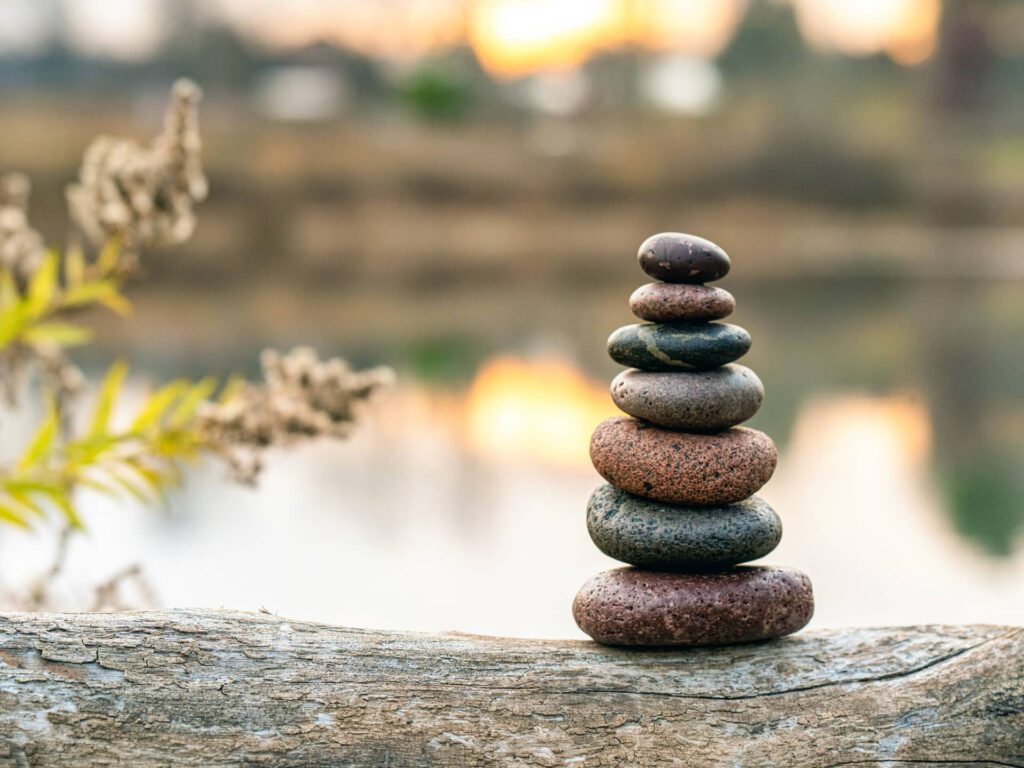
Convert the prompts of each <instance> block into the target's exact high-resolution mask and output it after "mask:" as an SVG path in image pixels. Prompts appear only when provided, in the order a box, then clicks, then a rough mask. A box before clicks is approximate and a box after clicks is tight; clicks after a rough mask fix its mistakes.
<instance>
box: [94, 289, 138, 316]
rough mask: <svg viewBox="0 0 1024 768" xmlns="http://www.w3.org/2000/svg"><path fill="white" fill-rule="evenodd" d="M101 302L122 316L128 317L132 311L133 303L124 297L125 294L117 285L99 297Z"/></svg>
mask: <svg viewBox="0 0 1024 768" xmlns="http://www.w3.org/2000/svg"><path fill="white" fill-rule="evenodd" d="M99 302H100V304H102V305H103V306H105V307H106V308H107V309H109V310H112V311H113V312H116V313H117V314H119V315H121V317H127V316H128V315H130V314H131V313H132V303H131V302H130V301H128V299H126V298H125V297H124V294H122V293H121V291H120V290H118V289H117V288H116V286H115V288H114V289H113V290H111V291H109V292H107V293H104V294H102V295H101V296H100V297H99Z"/></svg>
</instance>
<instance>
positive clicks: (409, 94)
mask: <svg viewBox="0 0 1024 768" xmlns="http://www.w3.org/2000/svg"><path fill="white" fill-rule="evenodd" d="M399 95H400V98H401V100H402V102H403V103H405V104H406V105H407V106H408V107H409V108H410V109H411V110H412V112H413V113H414V114H415V115H417V116H418V117H421V118H424V119H426V120H430V121H434V122H451V121H454V120H460V119H462V118H463V117H465V116H466V113H467V111H468V109H469V106H470V92H469V88H468V87H467V86H466V84H465V82H463V80H462V79H461V78H460V77H459V76H458V75H456V74H453V73H451V72H449V71H446V70H444V69H441V68H439V67H434V66H429V65H428V66H426V67H423V68H420V69H417V70H416V71H415V72H413V73H412V74H411V75H410V76H409V77H408V78H406V80H405V81H404V82H403V83H402V84H401V86H400V87H399Z"/></svg>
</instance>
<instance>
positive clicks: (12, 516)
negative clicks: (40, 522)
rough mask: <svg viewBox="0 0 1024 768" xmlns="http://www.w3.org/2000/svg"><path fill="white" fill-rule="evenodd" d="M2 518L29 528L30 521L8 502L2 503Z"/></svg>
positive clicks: (0, 509)
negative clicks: (7, 503)
mask: <svg viewBox="0 0 1024 768" xmlns="http://www.w3.org/2000/svg"><path fill="white" fill-rule="evenodd" d="M0 520H6V521H7V522H8V523H12V524H14V525H16V526H18V527H19V528H28V527H29V525H28V521H27V520H26V519H25V518H24V517H23V516H22V515H21V514H19V513H18V512H17V511H16V510H14V509H13V508H11V507H10V506H8V505H6V504H0Z"/></svg>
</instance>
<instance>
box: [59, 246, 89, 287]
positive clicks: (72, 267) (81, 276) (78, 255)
mask: <svg viewBox="0 0 1024 768" xmlns="http://www.w3.org/2000/svg"><path fill="white" fill-rule="evenodd" d="M64 282H65V283H66V284H67V287H68V289H69V290H73V289H75V288H77V287H78V286H80V285H82V283H84V282H85V252H84V251H82V249H81V247H80V246H78V245H72V246H70V247H69V248H68V250H67V253H66V254H65V256H64Z"/></svg>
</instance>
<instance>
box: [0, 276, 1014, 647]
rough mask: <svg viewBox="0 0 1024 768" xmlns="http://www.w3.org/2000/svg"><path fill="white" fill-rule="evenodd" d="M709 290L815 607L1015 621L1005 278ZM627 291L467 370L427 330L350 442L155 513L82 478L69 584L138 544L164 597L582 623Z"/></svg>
mask: <svg viewBox="0 0 1024 768" xmlns="http://www.w3.org/2000/svg"><path fill="white" fill-rule="evenodd" d="M628 287H629V286H625V288H628ZM729 287H730V289H731V290H733V292H734V293H735V294H736V295H737V298H738V299H739V301H740V310H739V311H738V312H737V316H736V322H738V323H740V324H742V325H744V326H746V327H748V328H749V329H751V330H752V332H753V336H754V342H755V343H754V348H753V350H752V351H751V353H750V355H749V356H748V358H747V359H746V360H745V362H747V363H748V364H749V365H750V366H751V367H753V368H754V369H755V370H757V372H758V373H759V375H760V376H761V378H762V379H763V380H764V382H765V384H766V387H767V391H768V397H767V400H766V403H765V406H764V408H763V409H762V412H761V413H760V414H758V416H757V417H756V419H755V420H754V421H753V422H752V425H753V426H756V427H759V428H761V429H764V430H766V431H768V432H769V433H770V434H772V435H773V436H774V437H775V438H776V439H777V441H778V442H779V445H780V464H779V470H778V472H777V474H776V476H775V477H774V478H773V479H772V481H771V482H770V483H769V484H768V485H767V486H766V487H765V489H764V491H763V495H764V496H765V497H766V498H767V499H768V500H769V501H770V502H771V503H772V504H773V505H774V506H775V507H776V508H777V509H778V511H779V513H780V514H781V516H782V518H783V521H784V525H785V534H784V536H783V540H782V544H781V545H780V547H779V549H778V550H776V552H774V553H772V554H771V555H770V556H769V557H768V558H766V560H767V561H771V562H778V563H786V564H791V565H794V566H797V567H800V568H802V569H804V570H806V571H807V572H808V573H809V574H810V575H811V577H812V579H813V581H814V583H815V588H816V592H817V596H818V605H819V607H818V612H817V615H816V618H815V620H814V623H815V625H817V626H828V625H841V624H886V623H889V624H892V623H911V622H960V621H991V622H1012V623H1021V622H1024V548H1022V547H1021V531H1022V527H1024V488H1022V478H1024V445H1022V442H1024V441H1022V435H1024V364H1022V357H1024V345H1022V343H1021V341H1020V339H1021V338H1024V286H1022V285H1021V284H1019V283H1018V284H1011V285H1008V286H991V285H989V286H974V287H968V288H965V287H963V286H952V285H945V284H925V283H920V284H901V283H898V282H888V283H877V282H872V281H865V282H863V283H859V284H858V283H853V284H848V283H844V284H843V285H842V286H841V287H840V286H838V285H836V284H830V283H820V284H818V283H814V284H807V283H804V284H799V285H797V284H788V283H787V284H773V285H757V284H754V285H745V284H738V285H731V286H729ZM624 296H628V290H621V289H617V290H616V291H608V292H607V294H606V293H605V292H603V291H595V292H594V293H593V294H592V295H588V296H581V297H572V299H571V300H565V301H563V302H562V304H564V305H565V306H566V307H567V308H568V309H567V310H566V311H569V309H571V308H576V311H578V312H584V313H589V315H588V316H586V317H584V318H582V319H580V318H578V319H577V321H576V323H575V324H574V323H573V322H571V321H569V320H568V319H565V321H564V322H552V321H551V318H550V317H545V318H544V319H543V320H542V321H540V322H538V325H537V327H536V328H534V329H533V331H534V333H533V334H530V333H524V332H523V329H522V328H520V329H519V331H518V333H517V334H512V333H499V335H500V336H502V337H504V336H508V337H509V338H512V337H518V338H526V339H527V340H528V341H529V343H524V344H522V345H519V347H518V349H515V348H512V347H511V346H508V345H506V346H505V347H504V348H503V347H502V346H501V345H494V344H492V345H488V343H487V342H486V341H480V340H479V339H477V340H475V342H474V343H473V344H469V345H468V348H474V344H475V348H478V349H480V350H482V352H481V355H480V357H479V358H478V359H476V360H474V361H472V364H470V365H469V366H468V369H469V370H470V371H471V373H470V375H469V378H468V379H463V378H461V377H459V376H455V377H452V376H448V375H446V376H443V377H440V378H438V379H431V378H430V374H431V371H436V370H439V369H442V370H443V369H445V368H446V365H445V361H444V357H445V349H447V348H448V347H449V345H448V344H436V345H433V346H431V341H430V338H429V334H428V333H427V331H429V329H427V330H426V331H425V334H426V335H425V337H424V339H423V346H424V348H426V347H430V348H431V349H433V352H432V354H431V355H430V356H429V365H428V366H426V367H425V368H417V369H413V370H407V371H406V373H405V375H404V377H403V382H404V384H403V385H402V386H401V387H400V388H399V389H397V390H395V391H394V392H393V393H391V394H389V395H388V396H387V397H386V398H385V399H384V400H382V401H381V402H380V404H379V406H378V407H377V408H376V409H375V410H374V412H373V413H372V414H371V415H370V418H369V420H368V422H367V424H366V426H365V428H364V429H362V430H360V431H359V433H358V434H357V436H356V437H355V438H354V439H353V440H352V441H351V442H349V443H346V444H342V445H321V446H316V447H313V448H310V449H304V450H301V451H299V452H297V453H294V454H290V455H281V456H277V457H273V458H272V460H271V461H270V462H269V464H270V467H271V469H270V471H269V472H268V474H267V475H266V477H265V478H264V481H263V484H262V488H261V489H260V491H259V492H257V493H253V492H250V491H246V490H242V489H238V488H234V487H230V486H228V485H226V484H224V483H223V482H222V481H221V478H220V472H219V470H218V468H216V467H213V466H211V467H203V468H201V469H199V470H197V471H196V472H194V473H193V474H192V477H190V479H189V482H188V483H187V485H186V486H185V487H184V488H183V489H182V490H181V491H179V492H176V493H174V494H173V495H172V496H171V498H170V499H169V502H168V504H167V507H166V509H165V510H164V511H163V512H162V513H157V514H154V513H152V512H143V511H138V510H134V509H131V508H130V507H129V505H126V504H112V503H110V502H109V501H107V500H104V499H100V498H95V497H93V498H90V499H88V506H89V512H88V522H89V525H90V533H89V535H88V537H87V538H82V539H80V540H78V541H76V542H75V544H74V545H73V550H72V553H71V559H70V562H69V568H68V573H67V576H66V578H64V579H63V580H62V581H61V589H62V590H63V594H64V596H65V598H66V600H67V602H68V604H69V605H81V604H83V603H85V602H86V601H87V598H86V595H87V592H88V588H89V585H91V584H93V583H95V582H97V581H99V580H101V579H102V578H105V577H106V576H108V575H109V574H110V573H111V572H112V571H113V570H115V569H116V568H117V567H118V566H119V565H121V564H126V563H130V562H135V561H142V562H143V563H144V564H145V567H146V570H147V573H148V575H149V577H150V579H151V581H152V582H153V585H154V587H155V590H156V593H157V595H158V596H159V600H160V602H161V604H164V605H206V606H222V605H223V606H229V607H236V608H244V609H256V608H259V607H261V606H264V607H266V608H269V609H271V610H275V611H278V612H280V613H282V614H284V615H288V616H292V617H297V618H310V619H320V620H325V621H332V622H338V623H345V624H352V625H362V626H380V627H401V628H407V629H428V630H431V629H458V630H463V631H474V632H487V633H498V634H512V635H524V636H578V634H579V633H578V631H577V630H576V629H575V627H574V626H573V624H572V620H571V617H570V615H569V605H570V602H571V600H572V596H573V594H574V593H575V590H576V589H577V588H578V587H579V585H580V584H581V583H582V582H583V581H584V580H585V579H586V578H588V577H589V576H590V575H592V574H593V573H595V572H596V571H598V570H601V569H603V568H607V567H612V566H613V565H614V563H613V562H612V561H610V560H609V559H607V558H606V557H604V556H603V555H601V553H599V552H598V551H597V550H596V549H595V548H594V547H593V546H592V545H591V543H590V541H589V539H588V537H587V534H586V530H585V526H584V509H585V505H586V501H587V497H588V495H589V493H590V492H591V490H593V488H594V487H596V486H597V484H598V483H599V482H600V479H599V478H598V476H597V475H596V473H595V472H594V471H593V470H592V469H591V468H590V467H589V464H588V462H587V458H586V448H587V443H588V439H589V434H590V431H591V430H592V429H593V426H594V425H595V424H596V423H597V422H598V421H599V420H600V419H602V418H604V417H605V416H606V415H609V414H611V413H613V412H614V410H613V407H612V406H611V403H610V400H609V399H608V396H607V382H608V381H609V380H610V378H611V376H612V375H613V374H614V372H615V370H616V367H615V366H614V364H612V363H610V362H609V361H606V360H604V359H603V349H602V348H603V339H604V336H605V335H606V332H607V331H609V330H611V329H612V328H614V327H615V326H616V325H617V324H621V323H624V322H628V320H629V318H628V312H627V311H626V309H625V302H624V299H623V298H622V297H624ZM475 300H479V297H475ZM496 300H497V299H496ZM455 303H456V304H457V299H456V300H455ZM545 306H551V305H550V304H547V303H545ZM552 328H562V329H569V330H568V331H566V330H563V332H562V334H561V335H557V334H556V335H554V336H552V331H551V329H552ZM492 330H493V329H492ZM499 330H500V329H499ZM303 333H304V331H303V329H301V328H299V329H297V330H295V334H296V335H297V336H298V337H300V338H301V336H302V334H303ZM467 333H470V334H471V329H468V330H467ZM309 335H312V334H309ZM320 335H321V337H322V333H321V334H320ZM332 344H334V346H333V347H332V351H333V350H335V349H340V350H344V349H345V348H346V347H348V346H350V345H351V344H352V340H351V339H350V338H347V337H346V336H345V334H344V333H342V332H341V331H339V334H338V338H336V339H334V340H332ZM466 348H467V347H466V346H460V347H458V348H454V349H452V354H453V355H456V356H463V355H465V354H466ZM531 349H532V350H538V349H539V350H541V351H539V352H537V351H529V350H531ZM151 354H155V353H152V351H151ZM379 359H382V360H387V359H392V360H394V359H398V360H401V356H400V355H399V354H398V352H395V351H393V350H389V349H384V350H382V352H381V353H380V357H379ZM412 359H414V360H415V359H417V358H415V356H414V357H413V358H412ZM420 359H422V358H420ZM460 360H461V358H460ZM461 365H462V363H461V362H460V367H461ZM407 367H408V366H407ZM161 375H162V374H161ZM49 546H50V544H49V542H48V541H47V539H46V537H44V536H26V535H24V534H21V533H18V532H14V531H9V530H3V531H0V576H2V578H3V580H4V584H5V585H7V586H14V585H16V584H17V583H19V582H23V581H24V580H25V578H26V576H27V575H30V574H32V573H33V572H34V570H33V569H35V570H39V569H41V567H43V566H42V564H43V563H45V560H46V557H47V556H48V552H49V549H48V547H49Z"/></svg>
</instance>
